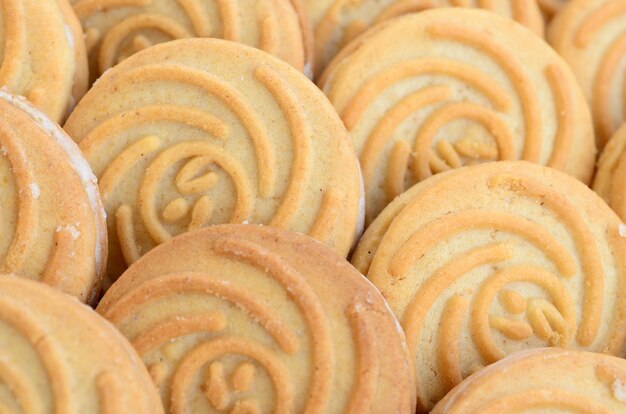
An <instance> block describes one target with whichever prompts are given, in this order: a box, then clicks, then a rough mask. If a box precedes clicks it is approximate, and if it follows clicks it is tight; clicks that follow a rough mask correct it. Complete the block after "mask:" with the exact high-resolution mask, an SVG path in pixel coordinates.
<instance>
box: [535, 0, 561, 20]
mask: <svg viewBox="0 0 626 414" xmlns="http://www.w3.org/2000/svg"><path fill="white" fill-rule="evenodd" d="M567 2H568V0H537V4H539V8H540V9H541V12H542V13H543V15H544V16H545V17H546V19H547V20H550V19H551V18H552V17H553V16H554V15H555V14H557V13H558V12H559V11H561V9H562V8H563V7H565V5H566V4H567Z"/></svg>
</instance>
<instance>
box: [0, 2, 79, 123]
mask: <svg viewBox="0 0 626 414" xmlns="http://www.w3.org/2000/svg"><path fill="white" fill-rule="evenodd" d="M87 70H88V69H87V59H86V55H85V50H84V44H83V39H82V31H81V28H80V23H79V22H78V21H77V19H76V16H74V15H73V13H72V12H71V6H70V5H69V4H67V0H7V1H4V2H3V3H2V5H1V6H0V87H6V88H7V89H8V90H9V91H10V92H11V93H14V94H17V95H22V96H25V97H26V98H28V100H29V101H30V102H31V103H33V104H34V105H35V106H36V107H38V108H39V109H41V110H42V111H43V112H45V113H46V114H47V115H48V116H49V117H50V118H51V119H52V120H53V121H56V122H61V121H62V120H63V119H64V118H65V116H66V115H67V113H68V111H69V110H71V107H72V106H73V103H74V102H76V101H77V100H78V99H80V98H81V97H82V95H83V94H84V92H85V90H86V88H87Z"/></svg>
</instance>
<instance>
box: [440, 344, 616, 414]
mask: <svg viewBox="0 0 626 414" xmlns="http://www.w3.org/2000/svg"><path fill="white" fill-rule="evenodd" d="M625 411H626V361H625V360H623V359H622V358H616V357H613V356H609V355H603V354H595V353H590V352H580V351H572V350H564V349H555V348H545V349H539V350H530V351H521V352H518V353H516V354H514V355H511V356H509V357H507V358H506V359H504V360H502V361H499V362H497V363H495V364H493V365H491V366H489V367H487V368H485V369H484V370H482V371H480V372H478V373H477V374H475V375H472V376H471V377H469V378H468V379H466V380H465V381H464V382H463V383H461V384H460V385H459V386H457V387H456V388H455V389H454V390H452V391H451V392H450V393H449V394H448V395H447V396H446V398H444V399H443V400H442V401H441V402H440V403H439V404H437V406H436V407H435V409H434V410H433V411H432V414H496V413H498V414H499V413H504V412H516V413H519V412H533V413H535V412H536V413H539V412H541V413H544V414H552V413H554V414H558V413H561V414H562V413H572V414H573V413H589V414H610V413H621V412H625Z"/></svg>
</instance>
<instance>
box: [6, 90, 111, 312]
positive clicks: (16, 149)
mask: <svg viewBox="0 0 626 414" xmlns="http://www.w3.org/2000/svg"><path fill="white" fill-rule="evenodd" d="M0 182H1V183H2V185H1V186H0V212H1V213H0V214H1V216H2V220H0V272H1V273H16V274H19V275H20V276H23V277H26V278H28V279H34V280H38V281H41V282H44V283H46V284H48V285H50V286H53V287H55V288H58V289H60V290H62V291H63V292H65V293H69V294H71V295H73V296H75V297H77V298H78V299H80V300H81V301H82V302H88V303H92V304H93V303H94V302H95V300H96V299H97V297H98V294H99V291H100V285H101V281H102V277H103V275H104V271H105V266H106V258H107V234H106V219H105V213H104V209H103V207H102V203H101V200H100V194H99V192H98V186H97V184H96V178H95V176H94V175H93V173H92V172H91V169H90V168H89V164H88V163H87V161H86V160H85V159H84V158H83V156H82V154H81V152H80V150H79V149H78V146H77V145H76V144H75V143H74V141H72V140H71V138H69V137H68V136H67V135H66V134H65V133H64V132H63V130H62V129H61V128H60V127H59V126H58V125H56V124H55V123H53V122H52V121H50V120H49V119H48V118H47V117H46V116H45V115H44V114H43V113H41V112H40V111H38V110H36V109H35V108H33V107H32V106H31V105H29V104H28V103H27V102H26V101H25V100H24V99H23V98H21V97H16V96H13V95H10V94H8V93H7V92H5V91H4V90H1V89H0Z"/></svg>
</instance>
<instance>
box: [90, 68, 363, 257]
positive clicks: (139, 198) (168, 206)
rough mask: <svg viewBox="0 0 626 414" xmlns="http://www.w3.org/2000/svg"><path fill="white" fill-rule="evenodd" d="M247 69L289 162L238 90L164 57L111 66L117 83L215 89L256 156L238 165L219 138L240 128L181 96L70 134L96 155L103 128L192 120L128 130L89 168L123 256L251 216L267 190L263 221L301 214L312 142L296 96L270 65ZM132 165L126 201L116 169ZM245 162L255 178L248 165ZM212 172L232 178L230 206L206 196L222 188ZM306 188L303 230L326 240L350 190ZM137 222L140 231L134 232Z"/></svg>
mask: <svg viewBox="0 0 626 414" xmlns="http://www.w3.org/2000/svg"><path fill="white" fill-rule="evenodd" d="M253 76H254V78H255V79H256V81H258V82H259V83H260V84H262V85H263V86H264V88H265V90H266V91H267V92H268V93H269V94H270V95H271V96H272V97H273V98H274V99H275V102H276V104H277V105H278V107H279V108H280V110H281V111H282V113H283V114H284V116H285V119H286V123H287V125H288V127H289V130H290V134H291V137H290V138H291V142H292V148H293V150H292V151H293V161H292V165H290V166H281V165H280V163H278V162H277V161H276V154H277V149H276V148H275V144H274V140H273V139H271V137H270V131H269V130H268V127H267V125H266V124H265V123H264V121H263V120H262V119H261V117H260V115H259V114H258V113H257V111H256V109H255V108H254V107H253V105H252V104H251V103H250V102H249V101H248V100H247V97H246V96H244V94H242V92H240V91H239V90H237V89H236V88H235V87H233V86H232V85H230V84H229V83H228V82H226V81H224V80H221V79H220V78H218V77H217V76H215V75H212V74H210V73H207V72H204V71H200V70H197V69H192V68H188V67H182V66H174V65H168V66H160V65H149V66H144V67H140V68H137V69H132V70H130V71H127V72H124V73H122V74H120V75H119V76H118V78H117V79H116V82H117V85H118V87H119V88H120V89H123V88H124V87H126V86H127V85H128V86H129V87H130V85H131V84H132V83H133V82H134V80H135V79H141V80H142V82H144V83H146V84H149V83H152V82H169V83H174V84H181V85H185V86H190V87H193V88H195V89H197V90H200V91H202V93H203V94H207V95H208V96H211V97H213V98H216V99H217V100H219V101H220V104H221V105H223V107H224V108H225V109H226V110H227V111H229V112H230V113H231V114H232V115H234V117H235V119H236V122H237V123H238V124H240V126H242V127H243V128H244V129H245V134H246V136H247V137H246V139H247V142H248V145H249V146H250V147H251V148H252V149H253V153H254V155H255V158H256V165H248V164H246V163H245V162H243V161H242V159H241V157H238V156H237V155H236V154H233V153H230V152H228V151H227V150H225V149H224V144H225V143H227V141H228V140H232V139H239V138H240V137H238V136H233V133H232V127H233V125H230V124H228V123H227V122H225V121H223V120H221V119H220V118H218V117H217V116H215V115H213V114H211V113H209V112H207V111H205V110H200V109H197V108H194V107H191V106H180V105H152V106H150V105H147V106H143V107H138V108H133V109H131V110H128V111H126V112H121V113H118V114H116V115H114V116H113V117H111V118H109V119H107V120H106V121H104V122H102V123H101V124H99V125H97V126H96V127H95V128H94V129H93V130H91V131H90V132H89V133H88V134H87V135H86V136H85V138H84V139H83V140H82V141H80V147H81V149H82V150H83V152H84V153H85V155H86V158H87V159H88V160H90V162H92V161H93V160H94V159H96V158H97V157H98V155H99V152H100V151H101V150H102V148H103V146H106V145H107V143H110V142H112V140H114V138H112V137H115V136H117V135H118V134H123V133H125V132H127V131H137V130H139V131H141V128H143V127H147V126H149V125H150V124H151V123H153V122H157V121H158V122H165V123H168V124H174V125H176V124H179V125H181V126H185V127H190V128H193V129H194V130H195V132H194V133H193V134H191V135H184V134H183V135H181V136H180V137H171V136H167V137H165V136H159V134H154V135H153V134H148V135H142V134H141V133H138V134H136V135H134V136H133V137H132V138H131V139H130V140H129V141H128V142H129V143H128V145H127V146H126V147H125V148H122V149H121V150H120V151H119V152H118V153H117V154H116V155H115V157H114V158H113V159H112V161H111V162H110V163H108V165H107V167H106V168H105V169H104V171H103V172H102V173H100V174H99V175H100V178H99V182H100V190H101V193H102V198H103V201H104V204H105V208H106V209H107V212H108V213H109V216H110V217H112V218H113V220H114V222H115V232H116V233H117V238H118V241H119V246H120V248H121V252H122V254H123V257H124V260H125V261H126V263H127V264H129V265H130V264H132V263H134V262H135V261H136V260H137V259H138V258H139V257H140V256H141V255H142V254H144V253H146V251H147V250H149V249H150V248H152V247H154V246H155V245H157V244H160V243H162V242H164V241H166V240H168V239H169V238H171V237H172V236H174V235H176V234H179V233H182V232H184V231H187V230H194V229H198V228H201V227H205V226H207V225H209V224H219V223H220V222H231V223H245V222H249V221H250V222H252V221H254V213H255V207H256V205H257V204H258V203H261V202H263V201H265V200H270V201H271V202H272V203H274V204H275V206H276V207H275V209H274V211H273V213H272V214H273V215H272V217H271V218H270V219H269V220H268V221H267V222H266V223H264V224H268V225H271V226H274V227H279V228H285V229H294V228H298V227H301V225H302V223H303V222H304V223H306V220H305V221H303V220H302V219H300V222H297V221H296V220H295V217H296V215H297V214H300V213H301V211H302V209H303V208H304V207H305V206H304V199H305V197H308V195H307V194H306V193H305V192H306V189H307V188H309V187H310V183H311V180H312V179H313V171H312V170H313V168H312V163H313V162H314V156H315V155H314V152H313V148H314V145H315V144H314V142H312V140H311V136H312V132H311V131H312V127H311V124H310V119H309V117H308V115H307V114H306V113H305V111H304V110H303V109H302V108H301V106H300V105H299V101H298V97H297V94H296V92H295V91H294V89H293V87H292V86H291V85H290V84H289V83H288V82H287V81H285V80H284V79H283V78H281V76H279V74H278V73H277V72H276V70H275V69H272V68H271V67H269V66H265V65H262V66H258V67H257V68H256V69H255V70H254V73H253ZM187 134H188V133H187ZM286 168H288V169H289V171H291V172H290V174H289V177H288V182H287V185H286V187H285V189H284V190H281V189H280V187H278V185H277V183H276V180H277V176H278V174H279V173H281V170H282V169H286ZM139 170H145V172H144V173H142V174H141V176H142V178H141V180H140V181H139V182H138V187H137V188H136V189H133V191H136V201H131V200H134V199H135V195H134V194H133V195H131V196H128V197H125V198H124V199H123V200H121V201H120V198H119V195H118V193H119V191H117V189H118V188H119V187H120V185H122V184H124V183H125V177H127V176H128V175H129V174H130V173H132V172H133V171H135V172H136V171H139ZM255 171H256V172H257V173H258V180H257V179H256V178H254V176H253V175H252V174H254V173H255ZM172 172H173V173H172ZM172 176H173V179H172V178H171V177H172ZM221 180H225V181H227V182H228V183H229V185H232V186H233V187H234V188H235V195H234V205H233V206H232V208H230V207H228V206H224V205H220V204H218V203H216V202H215V200H214V197H213V196H218V197H219V196H222V194H219V192H218V191H217V190H216V187H217V186H218V185H219V184H220V181H221ZM164 187H165V188H167V191H170V190H172V191H173V194H175V195H174V196H170V195H168V196H167V197H170V198H169V199H167V200H166V201H165V203H164V202H163V200H162V197H164V194H166V193H167V191H166V190H164V189H163V188H164ZM316 193H319V194H316V195H315V197H316V198H317V199H318V200H319V201H318V203H319V208H318V210H317V212H313V213H312V214H311V216H312V220H311V224H310V226H309V228H308V229H306V230H303V231H305V232H307V233H308V234H309V235H310V236H312V237H314V238H316V239H318V240H320V241H322V242H330V241H331V238H333V237H335V235H334V232H335V231H336V227H337V220H338V215H337V214H336V211H337V209H338V206H340V205H342V203H344V202H345V201H346V200H347V197H353V196H352V195H350V194H345V193H341V192H340V191H339V189H336V188H330V189H324V191H319V192H318V191H316ZM125 200H128V201H125ZM225 209H228V211H231V213H230V217H224V215H223V212H224V210H225ZM216 210H219V212H220V213H221V214H222V215H221V216H218V218H215V216H214V212H215V211H216ZM110 222H111V221H110ZM138 229H139V230H138ZM300 231H302V230H300ZM138 232H140V233H141V234H142V237H143V238H142V239H139V238H138V236H137V233H138ZM348 233H350V231H348ZM350 237H352V236H350ZM340 243H341V244H346V245H345V246H343V245H342V246H339V245H337V246H336V247H337V249H338V250H343V249H346V251H347V249H348V248H349V243H350V242H348V243H343V242H340ZM342 253H343V252H342Z"/></svg>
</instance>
